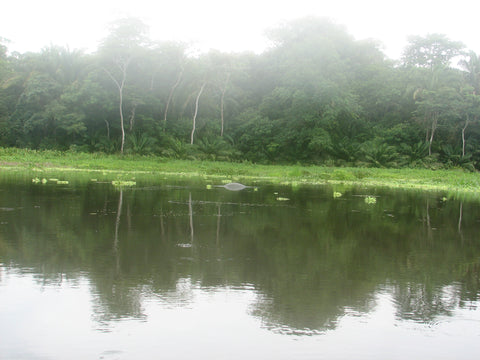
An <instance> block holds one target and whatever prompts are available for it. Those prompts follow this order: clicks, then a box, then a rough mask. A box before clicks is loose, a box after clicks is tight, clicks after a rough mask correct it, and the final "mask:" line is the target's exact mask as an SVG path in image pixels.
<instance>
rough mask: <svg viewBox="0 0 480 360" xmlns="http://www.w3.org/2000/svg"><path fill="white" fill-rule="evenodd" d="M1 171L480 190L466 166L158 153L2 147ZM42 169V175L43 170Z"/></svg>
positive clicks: (479, 182) (479, 178)
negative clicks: (303, 162) (261, 161)
mask: <svg viewBox="0 0 480 360" xmlns="http://www.w3.org/2000/svg"><path fill="white" fill-rule="evenodd" d="M0 169H1V170H2V171H6V170H10V171H32V172H35V173H37V175H36V177H38V178H40V179H41V178H48V176H50V177H52V176H55V175H58V174H60V175H62V177H63V178H66V177H67V176H66V175H65V173H71V172H76V173H77V174H78V175H80V174H82V175H81V177H83V178H97V177H101V178H102V179H109V180H110V181H112V180H132V179H134V178H135V177H138V176H147V177H150V178H158V177H162V176H163V177H165V176H175V177H188V178H203V179H205V180H212V181H213V180H215V179H219V181H220V179H221V181H224V182H225V181H227V182H228V181H237V182H242V181H243V182H248V183H252V182H271V183H279V184H285V185H292V186H298V185H302V184H305V185H321V184H346V185H364V186H384V187H390V188H402V189H421V190H435V191H449V192H455V193H464V194H470V195H480V174H479V173H469V172H465V171H463V170H460V169H459V170H427V169H377V168H334V167H324V166H305V167H303V166H300V165H291V166H289V165H258V164H251V163H230V162H213V161H189V160H173V159H165V158H161V157H155V156H120V155H105V154H100V153H94V154H87V153H75V152H58V151H35V150H26V149H13V148H8V149H3V148H0ZM42 173H43V174H42Z"/></svg>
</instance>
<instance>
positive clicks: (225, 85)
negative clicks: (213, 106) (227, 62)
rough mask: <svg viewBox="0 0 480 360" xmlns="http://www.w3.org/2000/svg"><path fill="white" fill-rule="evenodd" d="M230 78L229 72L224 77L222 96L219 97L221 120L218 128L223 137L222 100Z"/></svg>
mask: <svg viewBox="0 0 480 360" xmlns="http://www.w3.org/2000/svg"><path fill="white" fill-rule="evenodd" d="M229 79H230V74H227V78H226V79H225V84H224V86H223V89H222V97H221V99H220V122H221V130H220V136H221V137H223V128H224V124H225V121H224V117H223V109H224V100H225V93H226V92H227V85H228V80H229Z"/></svg>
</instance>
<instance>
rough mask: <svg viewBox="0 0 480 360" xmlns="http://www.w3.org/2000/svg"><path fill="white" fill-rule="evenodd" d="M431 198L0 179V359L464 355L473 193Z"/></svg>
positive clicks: (475, 259) (472, 273) (469, 342)
mask: <svg viewBox="0 0 480 360" xmlns="http://www.w3.org/2000/svg"><path fill="white" fill-rule="evenodd" d="M334 191H340V192H341V193H342V196H341V197H336V198H334V196H333V193H334ZM367 195H371V196H375V200H376V202H374V201H370V203H369V202H368V201H366V196H367ZM444 196H445V194H433V193H430V194H422V193H416V192H401V191H395V192H394V191H387V190H382V189H364V188H351V189H339V188H332V187H306V186H305V187H294V188H292V187H282V186H272V185H259V186H258V189H255V188H246V189H244V190H242V191H235V192H233V191H228V190H227V189H225V188H221V187H218V188H217V187H213V188H211V189H206V186H205V184H204V183H203V184H202V183H195V182H186V181H183V182H182V181H180V180H175V181H173V180H165V181H163V182H157V183H155V184H152V183H144V184H143V183H141V182H137V185H136V186H135V187H133V188H124V189H123V190H122V189H116V188H114V187H113V186H112V185H111V184H110V183H108V182H105V183H102V182H95V181H90V182H88V183H87V182H83V183H79V184H75V183H71V184H64V185H59V184H56V183H55V182H53V181H49V182H48V183H47V184H41V183H39V184H34V183H32V182H31V178H22V177H12V178H11V179H9V178H2V180H1V181H0V358H1V359H242V360H243V359H422V360H424V359H478V354H479V353H480V308H479V307H480V301H479V299H480V297H479V296H480V291H479V271H480V238H479V235H478V229H479V226H480V205H479V203H477V202H473V201H466V200H465V201H460V200H455V199H444V198H443V197H444Z"/></svg>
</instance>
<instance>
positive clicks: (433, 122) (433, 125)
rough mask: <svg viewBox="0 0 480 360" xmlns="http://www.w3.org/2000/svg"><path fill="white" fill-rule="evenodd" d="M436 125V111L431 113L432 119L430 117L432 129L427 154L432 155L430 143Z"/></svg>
mask: <svg viewBox="0 0 480 360" xmlns="http://www.w3.org/2000/svg"><path fill="white" fill-rule="evenodd" d="M437 125H438V115H437V114H436V113H434V114H433V119H432V130H431V133H430V139H429V141H428V155H429V156H431V155H432V143H433V136H434V135H435V130H436V129H437Z"/></svg>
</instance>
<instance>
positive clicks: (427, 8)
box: [0, 0, 480, 58]
mask: <svg viewBox="0 0 480 360" xmlns="http://www.w3.org/2000/svg"><path fill="white" fill-rule="evenodd" d="M476 3H477V1H476V0H456V1H449V2H447V1H439V0H436V1H431V0H424V1H422V0H402V1H395V2H394V1H388V0H328V1H324V0H316V1H315V0H293V1H284V0H237V1H229V0H170V1H165V0H157V1H155V0H82V1H79V0H75V1H72V0H42V1H40V0H14V1H5V2H4V4H2V6H1V11H0V37H3V38H6V39H8V40H10V43H9V44H7V47H8V49H9V51H10V52H12V51H18V52H20V53H23V52H27V51H34V52H37V51H40V50H41V49H42V48H43V47H46V46H49V45H62V46H67V45H68V46H69V47H70V49H84V50H86V51H94V50H95V49H96V48H97V46H98V42H99V41H100V40H101V39H102V38H104V37H105V36H106V35H107V33H108V31H107V26H108V24H109V23H110V22H112V21H114V20H116V19H119V18H122V17H126V16H133V17H138V18H140V19H141V20H143V21H144V22H145V23H146V24H147V25H149V26H150V38H151V39H152V40H181V41H189V42H190V41H194V42H195V43H196V46H197V47H198V48H199V49H201V50H208V49H210V48H213V49H217V50H221V51H226V52H230V51H235V52H237V51H246V50H252V51H255V52H260V51H262V50H263V49H264V48H265V46H266V45H267V42H266V40H265V38H264V32H265V29H268V28H271V27H275V26H276V25H278V24H280V23H281V22H282V21H288V20H292V19H296V18H300V17H303V16H308V15H315V16H319V17H329V18H331V19H333V20H334V21H336V22H337V23H339V24H341V25H344V26H346V28H347V30H348V32H349V33H350V34H352V35H353V36H354V37H355V38H356V39H366V38H373V39H376V40H378V41H380V42H381V43H382V44H383V49H384V52H385V53H386V54H387V56H388V57H390V58H399V57H400V54H401V51H402V49H403V48H404V47H405V45H406V43H407V36H408V35H426V34H428V33H442V34H445V35H447V36H448V37H449V38H450V39H451V40H456V41H462V42H463V43H465V45H466V46H467V48H469V49H471V50H474V51H476V52H477V53H480V37H479V36H478V31H477V30H476V29H477V28H478V6H477V5H476Z"/></svg>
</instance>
